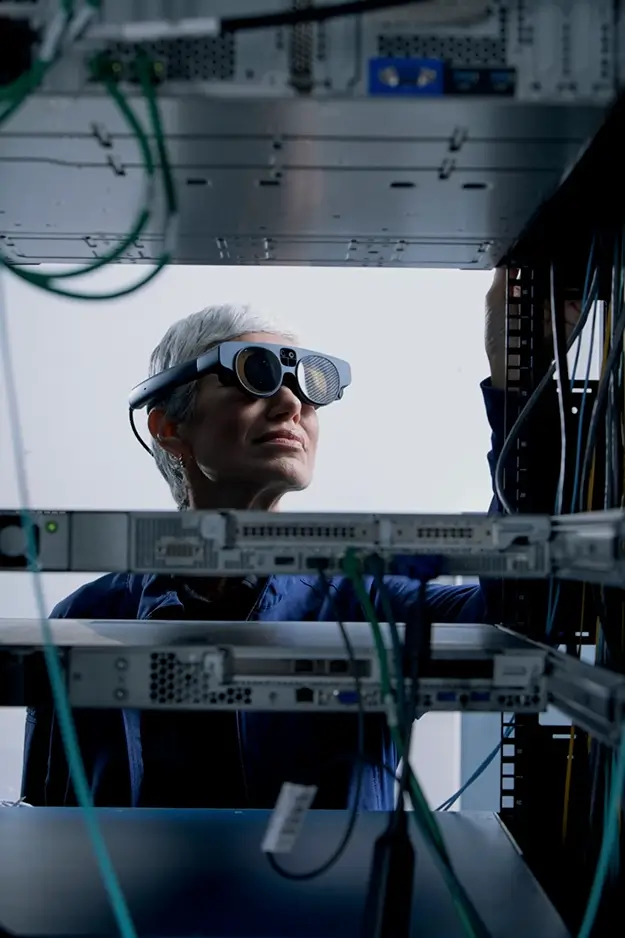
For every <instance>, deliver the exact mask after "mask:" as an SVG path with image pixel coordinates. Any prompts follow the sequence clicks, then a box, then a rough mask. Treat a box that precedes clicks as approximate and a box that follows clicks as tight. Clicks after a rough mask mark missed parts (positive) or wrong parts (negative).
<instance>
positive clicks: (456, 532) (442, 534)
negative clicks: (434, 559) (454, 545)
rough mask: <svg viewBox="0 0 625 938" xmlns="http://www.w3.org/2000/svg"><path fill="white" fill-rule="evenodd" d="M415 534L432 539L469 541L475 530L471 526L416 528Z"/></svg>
mask: <svg viewBox="0 0 625 938" xmlns="http://www.w3.org/2000/svg"><path fill="white" fill-rule="evenodd" d="M416 535H417V537H420V538H424V539H425V538H429V539H433V540H440V539H444V540H449V541H470V540H472V539H473V537H474V536H475V531H474V530H473V528H417V531H416Z"/></svg>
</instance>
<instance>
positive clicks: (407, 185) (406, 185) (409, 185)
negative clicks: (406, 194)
mask: <svg viewBox="0 0 625 938" xmlns="http://www.w3.org/2000/svg"><path fill="white" fill-rule="evenodd" d="M414 187H415V184H414V182H405V181H401V180H396V181H395V182H392V183H391V184H390V188H391V189H414Z"/></svg>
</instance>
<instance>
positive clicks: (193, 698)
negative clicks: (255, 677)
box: [150, 652, 252, 707]
mask: <svg viewBox="0 0 625 938" xmlns="http://www.w3.org/2000/svg"><path fill="white" fill-rule="evenodd" d="M150 700H151V701H152V703H155V704H172V703H173V704H226V705H230V706H232V707H240V706H241V705H242V704H250V703H251V702H252V689H251V687H245V688H240V687H230V688H227V689H224V690H220V691H214V690H211V689H210V676H209V675H208V674H207V673H206V672H205V671H204V668H203V665H202V662H201V661H198V662H193V663H190V662H186V661H180V659H179V658H178V656H177V655H176V654H175V652H153V654H152V655H150Z"/></svg>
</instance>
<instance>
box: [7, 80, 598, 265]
mask: <svg viewBox="0 0 625 938" xmlns="http://www.w3.org/2000/svg"><path fill="white" fill-rule="evenodd" d="M162 111H163V115H164V123H165V128H166V131H167V135H168V141H169V150H170V154H171V160H172V162H173V166H174V175H175V180H176V184H177V187H178V192H179V200H180V219H181V224H180V233H179V237H178V241H177V245H176V247H175V251H174V261H176V262H178V263H187V264H227V265H232V264H235V265H236V264H275V265H290V264H316V265H323V266H330V265H345V266H360V265H365V266H374V267H375V266H393V267H403V266H422V267H438V266H447V267H456V268H457V267H469V268H470V267H475V268H480V267H490V266H492V265H493V263H495V262H496V261H497V260H499V258H500V257H501V256H502V255H503V254H505V252H506V251H507V250H508V249H509V248H510V247H511V245H512V244H513V243H514V241H515V240H516V238H517V237H518V235H519V233H520V232H521V230H522V228H523V227H524V226H525V225H526V223H527V222H528V221H529V219H530V217H531V215H532V214H533V212H534V211H535V210H536V209H537V208H538V206H539V205H540V204H541V202H542V201H543V200H545V199H546V198H548V196H550V195H551V193H552V192H553V191H554V189H555V188H556V186H557V184H558V182H559V180H560V178H561V176H562V174H563V171H564V169H565V168H566V167H567V166H568V165H569V163H570V162H571V161H572V160H573V159H574V157H575V156H576V154H577V153H578V151H579V150H580V148H581V147H582V145H583V144H584V143H585V142H586V140H587V139H588V138H589V136H590V135H591V134H592V133H593V132H594V131H595V130H596V129H597V127H598V126H599V125H600V123H601V120H602V116H603V109H602V108H601V107H579V108H578V107H574V106H567V107H555V106H544V105H530V104H527V105H525V104H517V103H508V102H506V103H502V102H490V101H479V102H475V101H470V102H469V101H463V102H456V101H422V100H419V101H386V100H384V101H380V100H377V101H352V102H349V101H332V102H322V101H279V102H270V101H258V102H244V101H238V100H236V101H227V102H224V101H209V100H201V99H199V98H196V99H190V98H182V99H178V100H172V99H169V100H164V101H163V102H162ZM94 127H97V128H98V133H99V134H100V135H101V136H102V135H105V137H106V139H107V140H110V146H107V147H103V146H102V145H101V143H100V142H99V139H98V137H96V135H95V134H94V132H93V128H94ZM34 128H36V132H35V133H34V134H33V129H34ZM0 153H1V158H0V189H1V191H2V196H1V210H2V230H3V232H4V234H5V235H6V237H5V239H4V250H5V252H6V253H7V254H8V256H9V257H10V258H11V260H12V261H14V262H16V263H31V262H40V261H47V262H54V263H56V262H70V261H71V262H79V261H82V262H87V261H91V260H93V258H94V257H99V256H101V255H102V254H104V253H106V252H108V251H110V250H111V248H112V247H113V246H114V245H115V243H116V242H117V241H118V240H120V239H121V238H122V236H123V235H124V234H125V232H126V231H128V230H129V228H130V227H131V222H132V218H133V214H132V208H131V206H133V205H139V202H140V199H141V189H142V186H141V180H142V170H141V168H140V162H139V156H138V153H137V148H136V146H135V143H134V141H133V140H132V139H130V137H129V135H128V133H127V131H126V129H125V127H124V126H123V124H122V123H121V121H120V118H119V116H118V115H117V114H116V112H115V110H114V109H113V108H112V107H111V105H110V104H109V103H108V102H107V101H106V100H103V99H99V98H89V99H80V100H75V99H73V98H65V99H62V98H58V97H50V98H45V99H44V98H37V99H35V100H34V101H33V102H31V103H30V104H29V105H27V106H26V107H25V108H24V110H23V112H22V113H20V114H19V115H18V116H17V118H16V119H14V120H13V121H12V122H11V124H10V126H9V127H8V128H7V129H5V131H4V134H3V136H2V141H1V149H0ZM24 192H29V193H30V195H29V198H28V199H25V198H24ZM160 231H161V223H160V221H159V217H158V214H157V215H156V218H155V221H154V222H153V223H152V225H151V226H150V227H149V229H148V230H147V233H146V234H145V236H144V237H142V238H141V240H140V241H138V242H137V243H136V245H135V248H134V250H132V251H130V252H129V253H128V255H127V256H126V258H125V259H126V260H127V261H129V262H136V263H141V262H149V261H150V260H154V259H156V258H157V257H158V256H159V254H160V252H161V250H162V244H161V238H160Z"/></svg>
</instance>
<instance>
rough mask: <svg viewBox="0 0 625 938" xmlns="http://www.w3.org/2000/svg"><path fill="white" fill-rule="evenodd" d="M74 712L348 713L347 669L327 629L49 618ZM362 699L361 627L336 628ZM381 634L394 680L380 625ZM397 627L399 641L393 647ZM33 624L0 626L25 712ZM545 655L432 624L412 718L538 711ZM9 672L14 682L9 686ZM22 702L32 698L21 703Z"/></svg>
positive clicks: (380, 700)
mask: <svg viewBox="0 0 625 938" xmlns="http://www.w3.org/2000/svg"><path fill="white" fill-rule="evenodd" d="M50 625H51V628H52V635H53V638H54V642H55V645H56V647H57V648H58V649H59V653H60V654H61V659H62V662H63V666H64V671H65V675H66V682H67V688H68V693H69V697H70V700H71V702H72V704H73V705H74V706H76V707H105V708H111V707H135V708H139V709H169V710H176V709H177V710H233V709H234V710H258V711H271V712H293V713H297V712H304V713H305V712H315V711H316V712H328V711H335V712H342V713H344V712H350V711H352V712H356V711H358V709H359V696H358V691H357V689H356V686H355V681H354V677H353V667H352V664H351V661H350V657H349V655H348V653H347V651H346V649H345V645H344V642H343V638H342V635H341V632H340V630H339V628H338V626H337V624H336V623H334V622H317V623H315V625H314V627H312V628H311V625H310V623H307V622H284V623H267V622H254V623H252V624H250V623H238V622H227V623H216V622H186V621H179V622H152V621H150V622H140V623H134V622H122V621H117V622H116V621H107V620H95V621H79V620H76V621H73V620H66V619H61V620H51V623H50ZM345 629H346V630H347V633H348V634H349V637H350V639H351V644H352V647H353V649H354V654H355V658H356V662H357V667H358V674H359V686H360V690H361V695H360V701H361V704H362V706H363V708H364V709H365V710H366V711H367V712H370V713H385V712H386V704H385V700H384V695H383V691H382V684H381V680H380V667H379V662H378V656H377V654H376V650H375V645H374V642H373V637H372V632H371V628H370V626H369V624H368V623H364V622H357V623H347V624H345ZM382 629H383V636H384V641H385V645H386V648H387V652H388V654H389V658H390V659H391V660H390V661H389V666H390V673H391V677H392V679H393V680H395V675H396V670H395V668H394V667H393V662H392V656H391V651H392V643H391V639H390V634H389V631H388V627H387V626H385V625H383V626H382ZM403 631H404V630H403V627H400V636H401V639H402V640H403ZM41 650H42V635H41V625H40V623H39V622H38V621H36V620H23V619H15V620H0V682H1V683H2V692H1V694H0V701H1V702H2V703H3V704H5V705H7V704H11V705H14V706H23V705H25V704H27V705H28V704H30V705H32V704H33V703H35V702H37V701H38V700H40V699H42V696H45V695H47V680H46V679H45V667H44V664H43V661H42V656H41V654H40V652H41ZM546 660H547V651H546V649H544V648H540V647H537V646H535V645H531V644H530V643H528V642H525V641H524V640H523V639H522V638H520V637H518V636H515V635H513V634H511V633H508V632H505V631H502V630H500V629H498V628H497V627H496V626H489V625H466V626H460V627H458V626H447V625H436V626H434V628H433V645H432V654H431V660H430V661H429V663H428V666H427V668H426V669H425V670H424V673H423V676H422V678H421V680H420V681H419V688H418V694H417V696H416V701H417V712H418V713H423V712H426V711H430V710H435V711H454V710H466V711H478V712H493V711H495V712H499V711H501V710H502V709H504V708H507V709H512V710H518V711H522V712H526V713H536V712H539V711H541V710H545V709H546V707H547V686H546V680H545V673H546ZM15 675H20V676H21V679H20V678H19V677H18V678H17V679H15ZM29 695H30V696H29Z"/></svg>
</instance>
